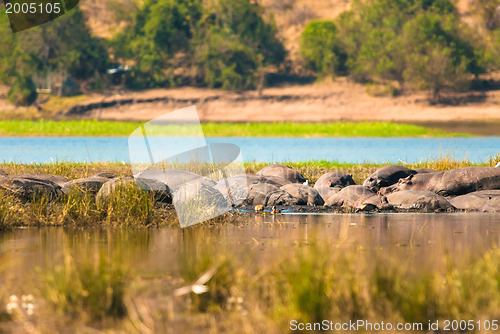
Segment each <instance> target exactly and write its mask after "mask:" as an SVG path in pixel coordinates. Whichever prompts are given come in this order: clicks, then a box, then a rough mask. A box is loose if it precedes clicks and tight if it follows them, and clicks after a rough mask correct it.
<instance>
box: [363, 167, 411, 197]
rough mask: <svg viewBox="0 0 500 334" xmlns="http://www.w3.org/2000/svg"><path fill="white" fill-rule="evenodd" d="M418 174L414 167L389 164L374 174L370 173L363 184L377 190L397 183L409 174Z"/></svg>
mask: <svg viewBox="0 0 500 334" xmlns="http://www.w3.org/2000/svg"><path fill="white" fill-rule="evenodd" d="M413 174H417V172H416V171H415V170H413V169H409V168H406V167H403V166H396V165H389V166H384V167H382V168H380V169H378V170H377V171H375V173H373V174H372V175H370V176H369V177H368V178H367V179H366V180H365V182H363V186H365V187H368V188H370V189H371V190H372V191H375V192H377V191H378V190H380V188H384V187H388V186H390V185H393V184H395V183H397V182H398V181H399V180H400V179H403V178H405V177H408V176H409V175H413Z"/></svg>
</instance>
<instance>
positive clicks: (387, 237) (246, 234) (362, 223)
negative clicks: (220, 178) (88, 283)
mask: <svg viewBox="0 0 500 334" xmlns="http://www.w3.org/2000/svg"><path fill="white" fill-rule="evenodd" d="M316 240H320V241H321V243H329V244H333V245H342V246H349V245H354V246H358V245H360V246H362V247H363V248H365V249H366V250H367V251H368V252H370V251H373V250H376V249H385V250H386V251H387V252H392V253H398V254H401V255H403V256H414V257H415V258H417V259H419V258H422V257H432V256H433V255H436V254H441V252H443V251H444V250H446V252H448V253H449V254H450V255H452V256H457V257H461V256H463V255H464V254H467V255H470V254H471V253H474V252H477V253H480V252H482V251H484V250H486V249H488V248H489V247H493V246H495V245H496V246H498V245H500V214H492V213H490V214H486V213H467V214H465V213H457V214H422V213H397V214H366V215H364V214H363V215H362V214H326V215H315V214H303V215H287V214H281V215H275V216H271V215H254V214H250V215H245V216H242V217H240V218H238V220H237V221H236V223H228V224H220V225H196V226H194V227H191V228H186V229H180V228H179V227H177V226H172V227H162V228H158V229H148V230H132V229H116V228H102V229H68V228H43V229H38V228H29V229H16V230H13V231H8V232H2V233H0V245H1V246H0V247H1V249H2V251H3V252H5V251H6V250H11V251H12V252H11V253H10V255H11V261H12V263H14V264H16V266H20V267H21V269H22V270H23V271H30V270H32V269H33V268H35V267H37V266H41V267H43V266H45V265H46V264H47V263H52V262H53V261H59V260H62V255H63V252H64V250H65V249H66V250H67V249H69V250H76V251H78V250H79V249H80V248H82V249H84V247H82V246H83V245H88V244H89V243H90V244H92V245H93V247H94V248H93V249H94V250H95V252H96V253H97V252H99V251H103V250H104V251H106V252H113V251H117V250H119V252H120V253H122V254H123V255H124V256H125V261H126V262H128V264H130V265H131V266H132V267H133V268H136V269H137V270H139V271H141V272H143V273H145V275H148V274H147V273H153V272H164V273H165V274H169V275H175V274H176V271H177V270H178V267H179V264H180V263H179V253H180V252H183V251H187V250H193V251H201V252H203V251H205V250H206V251H207V252H208V249H210V248H211V247H216V249H217V252H221V253H225V254H226V255H229V256H231V257H236V258H239V259H247V258H248V257H252V258H253V260H254V261H256V263H260V262H263V263H264V262H266V261H268V260H269V259H271V258H274V257H276V256H280V255H283V254H286V249H287V248H290V247H292V248H295V247H297V246H298V245H308V244H310V243H312V242H315V241H316ZM283 252H285V253H283ZM89 256H92V254H89Z"/></svg>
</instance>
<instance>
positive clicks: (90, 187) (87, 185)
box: [61, 176, 109, 195]
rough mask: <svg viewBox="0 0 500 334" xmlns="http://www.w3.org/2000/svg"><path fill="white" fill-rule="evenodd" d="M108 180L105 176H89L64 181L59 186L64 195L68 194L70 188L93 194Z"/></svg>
mask: <svg viewBox="0 0 500 334" xmlns="http://www.w3.org/2000/svg"><path fill="white" fill-rule="evenodd" d="M108 181H109V179H108V178H107V177H100V176H91V177H86V178H82V179H76V180H72V181H69V182H66V183H64V184H63V185H62V186H61V190H62V191H63V193H64V194H66V195H68V194H69V192H70V189H76V190H77V191H79V192H81V193H83V192H90V193H91V194H93V195H95V194H97V192H98V191H99V189H101V187H102V185H103V184H104V183H106V182H108Z"/></svg>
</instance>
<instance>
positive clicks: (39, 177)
mask: <svg viewBox="0 0 500 334" xmlns="http://www.w3.org/2000/svg"><path fill="white" fill-rule="evenodd" d="M17 177H20V178H23V179H27V180H34V181H51V182H54V183H55V184H57V185H59V186H61V187H62V185H63V184H65V183H66V182H69V181H71V180H70V179H68V178H67V177H64V176H59V175H48V174H24V175H17Z"/></svg>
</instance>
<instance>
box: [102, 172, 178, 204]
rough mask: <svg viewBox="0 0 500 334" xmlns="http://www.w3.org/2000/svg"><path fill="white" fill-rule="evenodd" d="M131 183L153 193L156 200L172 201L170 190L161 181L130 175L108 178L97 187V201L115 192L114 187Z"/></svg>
mask: <svg viewBox="0 0 500 334" xmlns="http://www.w3.org/2000/svg"><path fill="white" fill-rule="evenodd" d="M132 185H135V186H137V187H139V189H141V190H144V191H147V192H149V193H151V194H153V196H154V199H155V200H156V201H158V202H162V203H167V204H170V203H172V194H171V191H170V189H169V188H168V187H167V186H166V185H165V184H164V183H163V182H160V181H158V180H153V179H141V178H136V179H134V178H133V177H131V176H124V177H120V178H112V179H110V180H109V181H108V182H106V183H104V184H103V185H102V187H101V189H99V191H98V192H97V197H96V199H97V201H98V202H100V201H103V200H105V199H106V198H108V197H109V196H111V195H112V194H113V192H115V190H116V187H120V186H121V187H130V186H132Z"/></svg>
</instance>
